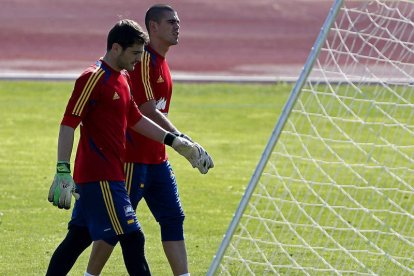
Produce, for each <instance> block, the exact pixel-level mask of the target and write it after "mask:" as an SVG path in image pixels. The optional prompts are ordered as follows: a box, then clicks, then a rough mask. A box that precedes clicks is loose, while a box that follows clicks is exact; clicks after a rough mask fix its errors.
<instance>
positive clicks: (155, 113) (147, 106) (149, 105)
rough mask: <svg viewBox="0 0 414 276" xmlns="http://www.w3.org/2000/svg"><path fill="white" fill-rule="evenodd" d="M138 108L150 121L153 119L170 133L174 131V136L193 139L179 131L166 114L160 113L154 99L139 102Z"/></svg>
mask: <svg viewBox="0 0 414 276" xmlns="http://www.w3.org/2000/svg"><path fill="white" fill-rule="evenodd" d="M139 110H140V111H141V113H142V114H144V115H145V116H147V117H148V118H149V119H151V120H152V121H154V122H155V123H156V124H158V125H159V126H160V127H162V128H163V129H165V130H167V131H170V132H172V133H174V134H175V135H176V136H180V137H182V138H185V139H187V140H189V141H191V142H192V141H193V140H192V139H191V138H190V137H189V136H187V135H186V134H184V133H181V132H180V131H179V130H178V129H177V128H176V127H175V126H174V125H173V123H172V122H171V121H170V119H168V117H167V116H165V115H164V114H162V113H161V112H160V111H159V110H158V109H157V106H156V104H155V100H154V99H153V100H149V101H147V102H145V103H143V104H141V105H140V106H139Z"/></svg>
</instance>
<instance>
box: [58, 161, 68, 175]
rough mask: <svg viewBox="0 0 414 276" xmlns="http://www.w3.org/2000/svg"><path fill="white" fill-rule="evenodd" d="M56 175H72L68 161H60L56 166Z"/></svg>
mask: <svg viewBox="0 0 414 276" xmlns="http://www.w3.org/2000/svg"><path fill="white" fill-rule="evenodd" d="M56 173H70V164H69V162H66V161H58V162H57V164H56Z"/></svg>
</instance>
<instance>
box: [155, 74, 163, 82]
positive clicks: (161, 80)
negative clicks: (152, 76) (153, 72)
mask: <svg viewBox="0 0 414 276" xmlns="http://www.w3.org/2000/svg"><path fill="white" fill-rule="evenodd" d="M162 82H164V79H163V78H162V77H161V75H160V76H159V77H158V80H157V83H162Z"/></svg>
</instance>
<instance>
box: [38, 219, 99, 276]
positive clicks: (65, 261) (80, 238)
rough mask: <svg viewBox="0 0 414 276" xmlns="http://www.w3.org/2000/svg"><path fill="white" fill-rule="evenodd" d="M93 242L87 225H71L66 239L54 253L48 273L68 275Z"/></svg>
mask: <svg viewBox="0 0 414 276" xmlns="http://www.w3.org/2000/svg"><path fill="white" fill-rule="evenodd" d="M91 242H92V239H91V237H90V235H89V231H88V229H87V228H86V227H79V226H75V225H71V226H70V227H69V231H68V234H67V235H66V237H65V239H64V240H63V241H62V243H61V244H60V245H59V246H58V248H56V250H55V252H54V253H53V255H52V258H51V260H50V263H49V267H48V269H47V272H46V275H50V276H52V275H53V276H57V275H67V274H68V273H69V271H70V269H71V268H72V266H73V265H74V264H75V262H76V260H77V258H78V257H79V256H80V254H81V253H82V252H83V251H84V250H85V249H86V248H87V247H88V246H89V245H90V244H91Z"/></svg>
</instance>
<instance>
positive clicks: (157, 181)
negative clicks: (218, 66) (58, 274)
mask: <svg viewBox="0 0 414 276" xmlns="http://www.w3.org/2000/svg"><path fill="white" fill-rule="evenodd" d="M145 25H146V28H147V31H148V34H149V37H150V43H149V45H146V46H145V48H144V53H143V56H142V60H141V65H140V66H136V67H135V69H134V71H133V72H131V73H130V75H131V82H132V86H131V90H132V94H133V96H134V99H135V100H136V102H137V104H138V106H139V109H140V110H141V112H142V113H143V114H144V115H145V116H147V117H148V118H150V119H151V120H153V121H154V122H156V123H157V124H158V125H159V126H161V127H162V128H163V129H165V130H167V131H170V132H173V133H175V134H177V135H181V136H182V137H186V139H188V140H189V141H191V139H190V138H189V137H188V136H186V135H184V134H181V133H180V132H179V131H178V130H177V128H176V127H175V126H174V125H173V123H172V122H171V121H170V120H169V119H168V118H167V115H168V112H169V107H170V102H171V96H172V91H173V83H172V79H171V74H170V69H169V67H168V63H167V60H166V54H167V52H168V50H169V48H170V47H171V46H173V45H176V44H178V36H179V27H180V20H179V18H178V15H177V12H176V11H175V10H174V9H173V8H171V7H170V6H168V5H154V6H152V7H151V8H149V9H148V11H147V13H146V16H145ZM126 161H127V163H126V164H125V175H126V185H127V189H128V192H129V195H130V199H131V203H132V206H133V207H134V209H136V207H137V205H138V203H139V201H140V200H141V199H142V198H144V199H145V201H146V203H147V205H148V207H149V209H150V210H151V212H152V214H153V215H154V217H155V219H156V220H157V222H158V223H159V225H160V229H161V239H162V245H163V248H164V252H165V254H166V256H167V259H168V261H169V264H170V266H171V270H172V272H173V275H189V272H188V262H187V252H186V247H185V242H184V229H183V222H184V211H183V209H182V206H181V202H180V198H179V194H178V189H177V183H176V179H175V176H174V172H173V170H172V168H171V165H170V163H169V161H168V157H167V154H166V150H165V146H164V144H162V143H159V142H157V141H154V140H151V139H148V138H147V137H145V136H143V135H141V134H139V133H136V132H134V131H132V130H130V129H128V130H127V155H126ZM212 166H213V164H212V163H211V165H210V168H211V167H212ZM207 171H208V170H207ZM207 171H201V172H202V173H206V172H207ZM95 245H96V244H94V246H95ZM109 250H112V248H105V247H104V246H100V247H99V252H101V257H102V256H104V255H105V253H104V252H107V255H106V256H107V257H106V258H102V259H99V258H98V257H96V256H93V255H91V258H90V260H89V264H88V269H89V268H92V267H93V268H94V270H91V271H93V272H94V273H97V274H98V273H100V271H101V269H102V267H103V265H104V263H105V262H106V260H107V258H109V255H110V253H111V252H110V251H109ZM88 271H89V270H88Z"/></svg>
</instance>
